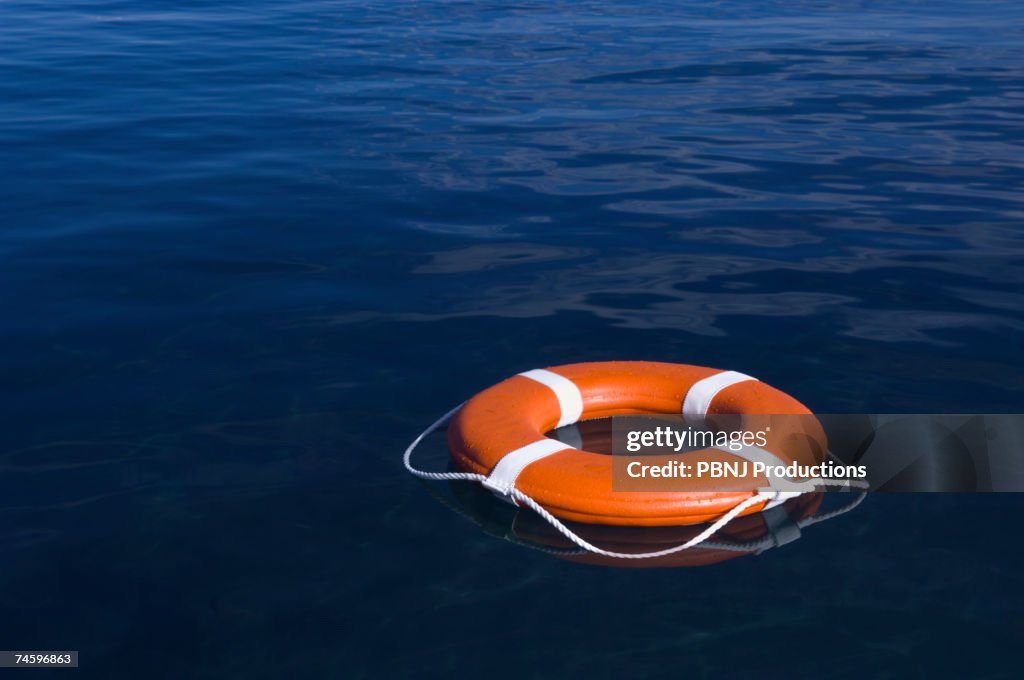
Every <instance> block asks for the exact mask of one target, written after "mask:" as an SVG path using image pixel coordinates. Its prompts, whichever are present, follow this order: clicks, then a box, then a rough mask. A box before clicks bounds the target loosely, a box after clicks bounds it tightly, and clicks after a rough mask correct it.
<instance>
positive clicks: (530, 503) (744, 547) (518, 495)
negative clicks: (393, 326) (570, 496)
mask: <svg viewBox="0 0 1024 680" xmlns="http://www.w3.org/2000/svg"><path fill="white" fill-rule="evenodd" d="M464 403H465V402H463V404H464ZM463 404H459V405H458V406H456V407H455V408H453V409H452V410H450V411H448V412H447V413H445V414H444V415H443V416H441V417H440V418H438V419H437V420H435V421H434V422H433V423H432V424H431V425H430V426H429V427H428V428H427V429H425V430H423V432H421V433H420V436H418V437H416V439H414V440H413V442H412V443H411V444H409V446H408V448H406V449H405V454H404V455H403V456H402V463H403V464H404V465H405V469H406V470H408V471H409V472H410V473H411V474H413V475H415V476H416V477H419V478H420V479H428V480H434V481H445V480H464V481H471V482H485V481H487V476H486V475H480V474H476V473H473V472H427V471H426V470H418V469H416V468H414V467H413V466H412V453H413V451H414V450H415V449H416V447H417V446H419V445H420V443H421V442H422V441H423V440H424V439H426V438H427V436H429V435H430V434H432V433H433V432H435V431H436V430H437V429H438V428H440V427H441V426H442V425H444V424H445V423H446V422H448V421H449V420H450V419H451V417H452V416H454V415H455V414H456V413H457V412H458V410H459V409H460V408H462V405H463ZM806 483H807V484H808V485H809V486H814V487H817V486H839V487H843V488H846V489H849V488H850V487H851V486H857V487H860V488H866V487H867V485H866V484H865V483H864V482H858V481H851V480H845V479H844V480H836V479H814V480H807V482H806ZM785 493H789V494H791V493H792V492H787V491H761V492H758V493H756V494H755V495H753V496H751V497H750V498H747V499H746V500H744V501H742V502H740V503H737V504H736V505H735V506H733V507H732V509H730V510H729V511H728V512H727V513H725V514H724V515H722V516H721V517H719V518H718V519H717V520H715V522H714V523H713V524H711V525H710V526H708V527H707V528H706V529H705V530H704V531H702V532H700V533H699V534H697V535H696V536H694V537H693V538H691V539H690V540H688V541H686V542H685V543H681V544H679V545H676V546H672V547H671V548H665V549H664V550H655V551H653V552H646V553H622V552H614V551H611V550H604V549H602V548H599V547H597V546H596V545H594V544H593V543H589V542H588V541H586V540H584V539H583V538H582V537H581V536H580V535H579V534H577V533H575V532H574V531H573V530H572V529H570V528H569V527H567V526H565V524H563V523H562V522H561V521H560V520H559V519H558V518H557V517H555V516H554V515H552V514H551V513H550V512H548V511H547V510H546V509H545V508H544V507H543V506H542V505H541V504H540V503H538V502H537V501H535V500H533V498H531V497H530V496H528V495H527V494H525V493H524V492H522V491H520V490H519V489H517V488H516V487H514V486H513V487H512V488H511V489H510V490H509V493H508V495H509V496H510V497H511V498H513V499H515V500H517V501H520V502H521V503H522V504H523V505H525V506H527V507H528V508H530V509H531V510H533V511H534V512H535V513H537V514H538V515H540V517H541V518H543V519H544V521H546V522H547V523H548V524H550V525H551V526H552V528H554V529H555V530H556V531H558V533H560V534H562V535H563V536H565V537H566V538H567V539H569V540H570V541H571V542H572V543H573V544H575V545H577V546H579V547H580V548H583V549H584V550H586V551H588V552H592V553H595V554H597V555H604V556H605V557H614V558H618V559H623V560H640V559H650V558H653V557H664V556H665V555H672V554H674V553H677V552H682V551H683V550H688V549H690V548H694V547H697V546H698V545H701V544H705V545H704V547H706V548H713V549H725V550H735V551H738V552H752V551H758V550H765V549H767V548H770V547H772V546H774V545H775V541H774V540H773V538H772V537H770V536H767V537H765V538H764V539H761V540H759V541H751V542H749V543H747V544H727V543H714V544H712V543H705V542H706V541H707V539H709V538H710V537H711V536H713V535H715V534H716V533H718V531H719V530H721V529H722V528H723V527H724V526H725V525H726V524H728V523H729V522H731V521H732V520H734V519H735V518H736V517H738V516H739V515H740V513H742V512H743V511H744V510H746V509H747V508H750V507H752V506H754V505H757V504H758V503H762V502H765V501H769V502H770V501H773V500H777V499H779V498H781V497H782V494H785ZM803 493H807V492H803ZM866 495H867V494H866V493H864V492H862V493H861V494H860V495H859V496H858V498H856V499H855V500H854V501H852V502H851V503H849V504H847V505H846V506H844V507H842V508H838V509H836V510H833V511H831V512H829V513H825V514H823V515H819V516H816V517H807V518H804V519H802V520H799V521H798V522H797V526H799V527H801V528H802V527H805V526H810V525H812V524H817V523H818V522H824V521H825V520H828V519H832V518H833V517H836V516H838V515H841V514H843V513H846V512H849V511H850V510H853V509H854V508H855V507H857V506H858V505H860V503H861V501H863V500H864V497H865V496H866Z"/></svg>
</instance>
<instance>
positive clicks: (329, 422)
mask: <svg viewBox="0 0 1024 680" xmlns="http://www.w3.org/2000/svg"><path fill="white" fill-rule="evenodd" d="M1022 27H1024V9H1022V8H1021V6H1020V5H1019V3H1013V2H980V3H970V4H969V5H968V4H965V3H955V2H948V1H946V0H942V1H939V2H928V3H923V2H920V3H894V2H836V1H834V2H807V3H791V2H790V3H783V2H740V3H721V2H711V3H679V2H657V1H652V2H625V1H620V0H612V1H610V2H600V3H597V2H573V3H567V2H532V1H530V0H525V1H522V2H507V3H506V2H492V1H483V2H416V3H399V2H376V3H360V2H350V1H339V2H327V1H326V0H314V1H312V2H303V3H295V2H283V1H276V0H253V1H252V2H248V3H244V4H235V3H218V2H208V1H195V2H179V3H174V4H173V5H168V6H163V5H160V6H157V5H154V4H152V3H143V2H138V1H137V0H120V1H116V2H112V1H102V0H95V1H84V0H69V1H68V2H64V3H60V4H57V5H55V4H53V3H42V2H38V1H36V0H8V1H7V2H5V3H3V5H2V6H0V68H2V72H3V77H2V78H0V170H2V172H3V176H4V177H5V181H4V182H2V183H0V205H3V209H2V213H0V214H2V220H0V224H2V227H0V258H2V266H0V287H2V290H3V291H5V293H6V294H5V295H4V297H3V312H4V313H3V315H2V319H0V340H2V346H3V348H4V351H3V352H0V376H2V380H0V389H2V392H0V398H2V400H3V402H2V403H3V406H4V409H3V410H4V414H5V416H6V420H5V422H6V423H7V425H6V426H5V427H4V434H5V436H4V438H3V444H2V448H0V554H2V556H3V562H4V569H3V571H2V574H0V610H2V613H3V616H2V618H0V621H2V622H3V623H2V624H0V630H2V633H3V635H2V638H3V639H4V640H5V641H6V642H4V645H3V646H4V647H6V648H9V649H15V648H22V649H24V648H29V649H31V648H44V649H45V648H70V649H79V650H81V660H82V666H83V668H82V669H81V671H80V672H82V673H83V674H84V675H86V676H91V677H104V678H114V677H126V678H128V677H131V678H137V677H140V676H143V675H144V676H145V677H154V678H156V677H168V678H180V677H210V678H213V677H218V678H220V677H247V678H252V677H282V676H284V675H285V674H291V675H298V676H300V677H384V676H386V675H404V676H410V677H412V676H417V677H420V676H434V677H452V676H453V675H455V674H459V675H471V674H488V675H492V676H495V677H497V676H502V675H506V674H507V675H509V676H516V677H524V676H525V677H544V676H549V675H553V674H566V673H572V674H574V675H575V676H580V677H586V676H587V675H591V676H595V677H602V676H608V677H627V676H632V677H643V676H645V675H647V676H662V675H672V676H678V675H680V674H687V675H691V676H697V677H705V676H708V677H710V676H721V675H722V674H723V673H724V674H726V675H729V674H736V673H739V674H744V675H749V674H752V673H754V672H758V673H760V674H761V675H762V676H766V677H789V676H791V675H792V673H793V672H794V668H796V669H798V670H799V671H800V672H801V673H805V674H812V673H813V674H815V675H821V676H827V677H859V676H861V675H866V676H886V675H887V676H890V677H924V676H927V677H935V676H941V675H951V676H955V677H968V676H973V677H1011V674H1012V672H1013V670H1014V668H1015V666H1016V664H1017V662H1018V659H1017V655H1016V654H1011V652H1013V651H1015V650H1016V647H1015V646H1013V645H1012V643H1014V642H1019V639H1020V634H1021V627H1020V621H1019V618H1020V617H1019V612H1020V609H1021V606H1022V605H1024V600H1022V596H1021V594H1020V593H1022V592H1024V588H1022V586H1024V583H1022V580H1021V575H1020V574H1021V572H1020V569H1019V563H1020V559H1021V550H1020V548H1019V547H1017V543H1016V541H1014V540H1013V538H1014V536H1015V534H1014V528H1013V527H1014V523H1013V517H1015V514H1016V513H1017V512H1019V511H1020V510H1021V499H1020V497H1019V496H1016V495H1002V496H991V497H971V496H948V497H942V496H928V497H925V496H895V495H894V496H881V495H879V496H877V497H873V498H870V499H869V501H868V502H867V503H865V504H864V505H863V506H861V507H860V508H858V510H857V511H856V512H855V513H851V514H849V515H846V516H844V517H842V518H839V519H836V520H835V521H833V522H830V523H827V524H823V525H820V526H817V527H813V528H812V529H809V530H808V531H807V532H806V535H805V537H804V538H803V539H801V540H800V541H798V542H796V543H794V544H791V545H789V546H786V547H784V548H781V549H778V550H774V551H770V552H767V553H765V554H764V555H762V556H760V557H751V558H742V559H737V560H732V561H730V562H726V563H723V564H721V565H718V566H715V567H710V568H704V569H691V570H675V571H654V572H649V571H648V572H634V571H617V570H612V569H601V568H596V567H586V566H580V565H574V564H570V563H567V562H563V561H559V560H557V559H553V558H551V557H549V556H546V555H543V554H540V553H537V552H534V551H529V550H525V549H522V548H520V547H517V546H514V545H511V544H509V543H505V542H502V541H499V540H496V539H494V538H492V537H488V536H485V535H484V534H482V533H481V532H480V531H479V529H477V528H476V527H474V526H473V525H472V524H470V523H467V522H464V521H462V520H461V519H460V518H459V517H458V516H457V515H455V514H453V513H452V512H450V511H449V510H448V509H446V508H444V507H443V506H441V505H439V504H437V503H436V502H435V501H434V500H433V499H432V497H431V496H430V494H428V493H427V492H426V490H425V489H424V488H422V487H421V486H420V485H419V484H417V483H415V482H413V481H412V480H410V479H409V478H407V477H406V476H405V475H404V474H403V471H402V469H401V464H400V462H399V457H400V453H401V450H402V448H403V447H404V445H405V444H406V443H407V442H408V441H409V440H410V439H411V438H412V437H413V436H415V435H416V433H418V432H419V430H420V429H422V427H424V426H425V425H427V424H428V423H430V422H431V421H432V420H433V419H434V418H435V417H436V416H437V415H439V414H440V413H442V412H443V411H444V410H446V409H447V408H448V407H449V406H450V405H452V404H455V403H457V402H459V401H460V400H462V399H464V398H466V397H467V396H469V395H471V394H473V393H474V392H476V391H478V390H480V389H482V388H484V387H486V386H488V385H490V384H491V383H493V382H495V381H497V380H499V379H501V378H503V377H506V376H508V375H510V374H513V373H516V372H519V371H522V370H526V369H529V368H534V367H539V366H546V365H554V364H559V363H566V362H571V361H587V360H602V359H622V358H626V359H653V360H664V361H679V362H685V363H698V364H704V365H710V366H719V367H722V368H730V369H735V370H740V371H743V372H746V373H750V374H752V375H756V376H758V377H760V378H761V379H763V380H766V381H769V382H771V383H773V384H775V385H777V386H778V387H780V388H782V389H784V390H786V391H788V392H790V393H792V394H794V395H795V396H797V397H798V398H799V399H801V400H802V401H804V402H805V403H807V404H808V405H809V406H810V407H811V408H812V409H814V410H817V411H820V412H842V411H863V412H886V411H891V412H960V411H966V412H1019V411H1020V409H1021V405H1022V401H1024V399H1022V398H1024V390H1022V387H1021V385H1022V384H1024V370H1022V366H1021V360H1020V357H1021V352H1022V349H1024V313H1022V311H1021V310H1022V309H1024V294H1022V293H1021V291H1022V290H1024V288H1022V286H1024V267H1022V265H1024V236H1022V232H1021V228H1020V224H1021V219H1022V216H1024V199H1022V194H1021V191H1020V188H1021V186H1022V180H1024V168H1022V157H1024V156H1022V141H1024V134H1022V132H1024V114H1022V113H1021V110H1022V105H1024V82H1022V79H1021V66H1022V61H1024V60H1022V57H1024V48H1022V45H1024V28H1022ZM431 444H432V445H433V448H432V449H431V451H428V452H427V453H428V454H431V455H428V457H427V460H434V461H440V460H441V454H442V453H443V452H442V451H441V448H442V446H443V445H442V443H441V442H440V441H439V440H435V441H433V442H431ZM966 650H969V652H970V653H968V651H966ZM496 658H500V662H496V661H495V659H496ZM1014 675H1015V674H1014ZM62 677H63V676H62Z"/></svg>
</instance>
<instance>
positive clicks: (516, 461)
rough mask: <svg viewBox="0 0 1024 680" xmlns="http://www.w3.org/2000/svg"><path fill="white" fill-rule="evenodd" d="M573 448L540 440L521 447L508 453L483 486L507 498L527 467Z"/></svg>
mask: <svg viewBox="0 0 1024 680" xmlns="http://www.w3.org/2000/svg"><path fill="white" fill-rule="evenodd" d="M571 448H572V447H571V446H569V445H567V444H565V443H563V442H560V441H558V440H556V439H538V440H537V441H535V442H532V443H530V444H527V445H526V446H520V447H519V448H518V449H516V450H515V451H509V452H508V453H506V454H505V455H504V457H503V458H502V459H501V460H499V461H498V464H497V465H495V466H494V469H493V470H491V474H490V475H489V476H488V477H487V479H485V480H484V481H483V482H481V484H483V485H484V486H485V487H486V488H488V489H490V490H491V491H495V492H497V493H500V494H501V495H503V496H507V495H508V493H509V491H511V490H512V487H514V486H515V484H516V478H517V477H519V473H520V472H522V471H523V470H524V469H526V466H527V465H529V464H530V463H535V462H537V461H538V460H540V459H541V458H547V457H548V456H550V455H551V454H553V453H558V452H559V451H566V450H568V449H571Z"/></svg>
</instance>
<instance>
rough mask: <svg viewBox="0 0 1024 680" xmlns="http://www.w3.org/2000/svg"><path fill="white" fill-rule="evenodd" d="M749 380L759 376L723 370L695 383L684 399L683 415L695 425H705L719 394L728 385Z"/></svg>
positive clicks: (688, 421) (689, 422)
mask: <svg viewBox="0 0 1024 680" xmlns="http://www.w3.org/2000/svg"><path fill="white" fill-rule="evenodd" d="M747 380H757V378H752V377H750V376H749V375H746V374H744V373H739V372H737V371H722V372H721V373H716V374H715V375H712V376H709V377H707V378H704V379H703V380H698V381H697V382H695V383H693V386H692V387H690V391H689V392H687V393H686V398H685V399H683V417H684V418H685V419H686V422H687V423H688V424H690V425H693V426H700V425H703V424H704V417H705V416H707V414H708V409H709V408H711V401H712V400H713V399H714V398H715V397H717V396H718V393H719V392H721V391H722V390H724V389H725V388H726V387H729V386H731V385H735V384H736V383H741V382H746V381H747Z"/></svg>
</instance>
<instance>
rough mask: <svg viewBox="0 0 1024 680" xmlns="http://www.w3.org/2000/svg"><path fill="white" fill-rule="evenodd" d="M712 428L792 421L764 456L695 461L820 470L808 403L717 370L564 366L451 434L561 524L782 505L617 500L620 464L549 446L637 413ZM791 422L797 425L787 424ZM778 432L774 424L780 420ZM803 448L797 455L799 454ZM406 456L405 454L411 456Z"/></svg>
mask: <svg viewBox="0 0 1024 680" xmlns="http://www.w3.org/2000/svg"><path fill="white" fill-rule="evenodd" d="M679 413H682V414H683V416H685V417H686V418H687V420H688V421H689V422H700V423H703V422H704V419H705V418H707V417H709V416H711V417H713V416H715V415H724V414H734V415H741V416H742V415H745V414H792V415H798V416H802V417H800V418H795V419H793V423H792V424H791V426H788V427H787V426H782V427H774V428H772V431H771V433H770V436H769V437H768V439H767V443H766V446H764V447H753V446H751V447H746V448H745V450H744V451H739V452H737V451H729V450H719V449H715V448H709V449H703V450H701V451H699V452H693V453H691V454H688V455H690V456H695V458H694V460H698V461H699V460H708V461H729V460H732V461H738V460H744V459H746V460H749V459H751V458H750V456H756V457H758V458H759V459H761V460H764V459H766V458H767V459H770V460H773V461H775V462H781V463H784V464H789V463H793V462H798V463H801V464H812V465H813V464H818V463H821V461H822V460H823V458H824V456H825V453H826V450H827V446H826V441H825V435H824V432H823V431H822V430H821V428H820V426H819V425H818V424H817V421H816V420H815V419H814V418H807V417H806V416H809V415H810V411H809V410H808V409H807V408H806V407H805V406H804V405H803V404H801V403H800V402H798V401H797V400H795V399H793V398H792V397H790V396H789V395H786V394H784V393H782V392H780V391H779V390H776V389H775V388H772V387H769V386H768V385H765V384H764V383H761V382H758V381H757V380H756V379H754V378H751V377H750V376H747V375H743V374H742V373H736V372H734V371H720V370H716V369H713V368H702V367H699V366H688V365H683V364H667V363H655V362H643V361H615V362H604V363H583V364H569V365H565V366H557V367H554V368H550V369H542V370H533V371H527V372H526V373H521V374H519V375H517V376H514V377H512V378H509V379H508V380H505V381H503V382H500V383H498V384H497V385H495V386H493V387H491V388H489V389H486V390H484V391H483V392H481V393H479V394H478V395H476V396H475V397H473V398H472V399H470V400H469V401H467V402H466V404H465V405H464V406H462V408H461V409H460V410H459V411H458V413H457V414H456V415H455V417H454V419H453V420H452V422H451V425H450V426H449V429H448V446H449V449H450V451H451V456H452V460H453V462H454V463H455V465H456V466H457V467H458V468H460V469H462V470H465V471H467V472H469V473H472V474H473V475H475V476H481V475H482V476H483V477H484V478H485V479H483V481H482V484H483V486H484V487H486V488H487V489H489V490H490V491H492V492H495V493H498V494H500V495H505V496H509V495H512V491H513V490H517V491H518V492H521V493H522V494H524V495H525V496H527V497H530V498H532V499H533V500H534V501H536V503H537V504H538V505H540V506H542V507H543V508H544V509H546V510H547V511H548V512H550V513H551V514H552V515H554V516H555V517H558V518H561V519H565V520H570V521H574V522H582V523H587V524H605V525H623V526H629V525H632V526H678V525H687V524H699V523H702V522H709V521H713V520H716V519H718V518H721V517H722V516H723V515H725V514H726V513H728V512H729V511H730V510H732V509H733V508H736V507H737V506H738V505H740V504H742V503H748V504H747V505H746V506H745V507H743V508H742V512H741V513H740V514H743V515H746V514H751V513H755V512H760V511H763V510H765V509H767V508H769V507H772V504H778V503H779V502H781V500H782V498H781V497H776V498H775V499H774V500H772V499H771V498H769V497H763V498H764V500H752V499H753V498H754V497H756V496H757V495H758V488H759V487H761V488H763V487H764V486H767V480H766V479H765V480H759V481H760V482H761V483H760V484H753V485H752V486H751V488H750V490H749V491H714V490H711V489H713V488H714V487H713V486H709V484H708V482H706V481H704V480H701V479H694V480H692V485H689V482H687V484H688V485H689V486H688V487H687V490H686V491H678V490H675V491H631V492H615V491H613V490H612V457H611V456H609V455H602V454H598V453H592V452H589V451H586V450H582V449H579V448H575V447H572V446H569V445H567V444H565V443H563V442H559V441H557V440H555V439H552V438H549V437H546V436H545V433H547V432H549V431H550V430H552V429H553V428H555V427H562V426H565V425H569V424H571V423H575V422H577V421H580V420H584V419H592V418H601V417H607V416H615V415H629V414H679ZM782 422H783V423H785V422H788V421H782ZM773 423H774V421H773ZM794 440H799V442H800V444H801V445H800V446H792V443H793V441H794ZM407 455H408V454H407Z"/></svg>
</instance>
